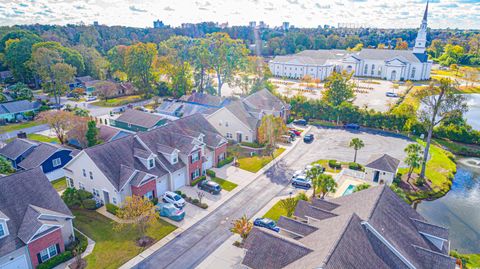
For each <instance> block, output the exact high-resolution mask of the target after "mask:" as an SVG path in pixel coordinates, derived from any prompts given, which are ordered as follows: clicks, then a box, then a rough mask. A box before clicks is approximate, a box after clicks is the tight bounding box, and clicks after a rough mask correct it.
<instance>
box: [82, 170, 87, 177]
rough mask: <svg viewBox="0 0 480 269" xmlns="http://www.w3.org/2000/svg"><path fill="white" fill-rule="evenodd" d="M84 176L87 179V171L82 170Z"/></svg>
mask: <svg viewBox="0 0 480 269" xmlns="http://www.w3.org/2000/svg"><path fill="white" fill-rule="evenodd" d="M82 174H83V177H87V171H85V169H82Z"/></svg>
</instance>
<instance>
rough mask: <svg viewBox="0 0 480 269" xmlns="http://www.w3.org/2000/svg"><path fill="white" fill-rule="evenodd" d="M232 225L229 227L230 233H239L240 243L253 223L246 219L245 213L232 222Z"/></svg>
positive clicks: (245, 237)
mask: <svg viewBox="0 0 480 269" xmlns="http://www.w3.org/2000/svg"><path fill="white" fill-rule="evenodd" d="M232 225H233V227H232V228H231V229H230V231H231V232H232V233H236V234H239V235H240V237H241V238H242V245H243V243H244V241H245V239H247V237H248V234H249V233H250V231H251V230H252V228H253V223H252V222H251V221H249V220H248V218H247V215H243V216H242V217H241V218H239V219H237V220H235V221H233V222H232Z"/></svg>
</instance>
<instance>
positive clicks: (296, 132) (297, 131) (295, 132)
mask: <svg viewBox="0 0 480 269" xmlns="http://www.w3.org/2000/svg"><path fill="white" fill-rule="evenodd" d="M290 132H293V133H294V134H295V135H296V136H300V135H301V134H302V132H300V131H299V130H297V129H293V128H291V129H290Z"/></svg>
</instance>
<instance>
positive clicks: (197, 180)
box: [190, 176, 207, 187]
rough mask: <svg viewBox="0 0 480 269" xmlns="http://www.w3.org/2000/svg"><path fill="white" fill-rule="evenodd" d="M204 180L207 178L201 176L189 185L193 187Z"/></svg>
mask: <svg viewBox="0 0 480 269" xmlns="http://www.w3.org/2000/svg"><path fill="white" fill-rule="evenodd" d="M206 178H207V177H205V176H201V177H199V178H197V179H195V180H194V181H192V183H191V184H190V185H191V186H192V187H193V186H195V185H197V184H198V182H200V181H202V180H205V179H206Z"/></svg>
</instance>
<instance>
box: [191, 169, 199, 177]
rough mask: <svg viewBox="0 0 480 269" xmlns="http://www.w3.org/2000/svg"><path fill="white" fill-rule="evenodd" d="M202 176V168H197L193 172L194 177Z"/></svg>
mask: <svg viewBox="0 0 480 269" xmlns="http://www.w3.org/2000/svg"><path fill="white" fill-rule="evenodd" d="M199 176H200V169H198V168H197V169H195V171H193V172H192V179H196V178H197V177H199Z"/></svg>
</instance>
